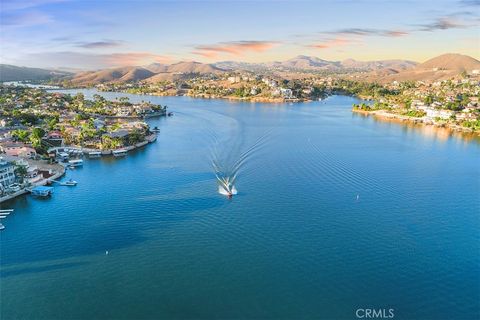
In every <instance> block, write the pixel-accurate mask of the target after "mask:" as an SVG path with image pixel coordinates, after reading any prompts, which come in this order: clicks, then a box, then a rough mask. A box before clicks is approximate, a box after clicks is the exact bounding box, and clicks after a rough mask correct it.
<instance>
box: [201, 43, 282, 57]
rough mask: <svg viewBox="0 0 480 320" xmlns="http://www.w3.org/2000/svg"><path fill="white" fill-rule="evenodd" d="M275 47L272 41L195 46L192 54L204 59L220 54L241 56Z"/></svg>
mask: <svg viewBox="0 0 480 320" xmlns="http://www.w3.org/2000/svg"><path fill="white" fill-rule="evenodd" d="M275 45H277V42H274V41H234V42H222V43H219V44H216V45H211V46H197V47H196V48H195V50H194V51H193V52H192V53H193V54H196V55H200V56H203V57H206V58H215V57H217V56H218V55H219V54H222V53H226V54H230V55H235V56H242V55H244V54H245V53H247V52H263V51H266V50H268V49H270V48H272V47H274V46H275Z"/></svg>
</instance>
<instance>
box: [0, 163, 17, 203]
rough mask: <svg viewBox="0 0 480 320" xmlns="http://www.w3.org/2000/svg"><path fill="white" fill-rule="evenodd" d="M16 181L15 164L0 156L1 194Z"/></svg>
mask: <svg viewBox="0 0 480 320" xmlns="http://www.w3.org/2000/svg"><path fill="white" fill-rule="evenodd" d="M13 183H15V165H14V163H13V162H10V161H6V160H4V159H3V158H2V157H0V194H1V193H3V192H4V191H5V190H6V189H7V188H8V187H9V186H10V185H12V184H13Z"/></svg>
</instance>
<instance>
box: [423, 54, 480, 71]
mask: <svg viewBox="0 0 480 320" xmlns="http://www.w3.org/2000/svg"><path fill="white" fill-rule="evenodd" d="M417 69H419V70H420V69H437V70H452V71H458V72H462V71H472V70H475V69H480V61H478V60H477V59H475V58H472V57H469V56H466V55H463V54H458V53H447V54H442V55H441V56H438V57H435V58H432V59H430V60H427V61H425V62H424V63H421V64H419V65H418V66H417Z"/></svg>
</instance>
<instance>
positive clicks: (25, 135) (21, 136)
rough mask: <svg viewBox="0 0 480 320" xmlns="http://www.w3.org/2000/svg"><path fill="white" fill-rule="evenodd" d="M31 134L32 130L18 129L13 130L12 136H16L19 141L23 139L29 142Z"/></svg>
mask: <svg viewBox="0 0 480 320" xmlns="http://www.w3.org/2000/svg"><path fill="white" fill-rule="evenodd" d="M29 135H30V132H28V131H27V130H20V129H17V130H13V131H12V137H14V138H16V139H17V140H18V141H21V142H27V141H28V136H29Z"/></svg>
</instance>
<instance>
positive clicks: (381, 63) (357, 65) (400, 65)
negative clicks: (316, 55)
mask: <svg viewBox="0 0 480 320" xmlns="http://www.w3.org/2000/svg"><path fill="white" fill-rule="evenodd" d="M340 65H341V66H342V67H343V68H345V69H356V70H363V71H369V70H370V71H377V70H384V69H388V70H391V71H397V72H398V71H402V70H408V69H411V68H414V67H415V66H416V65H417V62H414V61H409V60H377V61H358V60H354V59H347V60H343V61H342V62H340Z"/></svg>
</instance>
